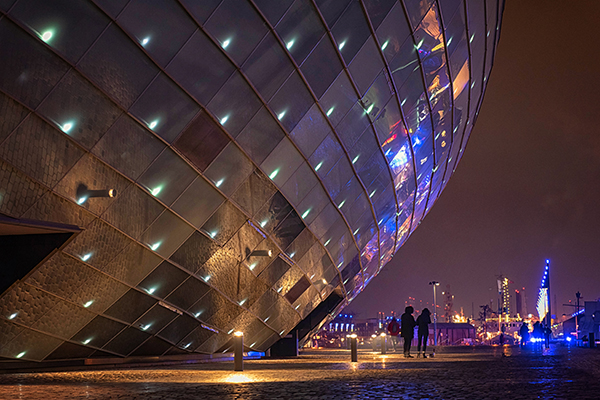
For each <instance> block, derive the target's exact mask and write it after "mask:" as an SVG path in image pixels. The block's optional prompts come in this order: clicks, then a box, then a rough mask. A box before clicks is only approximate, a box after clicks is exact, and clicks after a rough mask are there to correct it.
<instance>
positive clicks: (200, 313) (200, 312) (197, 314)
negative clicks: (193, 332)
mask: <svg viewBox="0 0 600 400" xmlns="http://www.w3.org/2000/svg"><path fill="white" fill-rule="evenodd" d="M203 312H204V311H198V312H197V313H196V314H194V317H196V318H198V317H199V316H200V315H202V313H203Z"/></svg>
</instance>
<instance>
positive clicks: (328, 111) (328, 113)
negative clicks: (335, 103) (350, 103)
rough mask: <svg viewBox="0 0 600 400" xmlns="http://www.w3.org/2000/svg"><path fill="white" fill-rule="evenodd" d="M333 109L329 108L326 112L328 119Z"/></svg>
mask: <svg viewBox="0 0 600 400" xmlns="http://www.w3.org/2000/svg"><path fill="white" fill-rule="evenodd" d="M333 109H334V107H331V108H330V109H329V110H327V116H328V117H329V116H330V115H331V113H332V112H333Z"/></svg>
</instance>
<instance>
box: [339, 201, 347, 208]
mask: <svg viewBox="0 0 600 400" xmlns="http://www.w3.org/2000/svg"><path fill="white" fill-rule="evenodd" d="M344 204H346V200H343V201H342V202H341V203H340V204H339V205H338V208H342V207H343V206H344Z"/></svg>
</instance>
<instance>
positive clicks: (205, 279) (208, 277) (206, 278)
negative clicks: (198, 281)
mask: <svg viewBox="0 0 600 400" xmlns="http://www.w3.org/2000/svg"><path fill="white" fill-rule="evenodd" d="M202 279H204V282H208V280H209V279H210V275H206V276H205V277H204V278H202Z"/></svg>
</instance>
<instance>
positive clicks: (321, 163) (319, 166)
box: [315, 161, 323, 171]
mask: <svg viewBox="0 0 600 400" xmlns="http://www.w3.org/2000/svg"><path fill="white" fill-rule="evenodd" d="M321 166H323V161H321V162H320V163H318V164H317V166H316V167H315V171H318V170H319V168H321Z"/></svg>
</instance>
